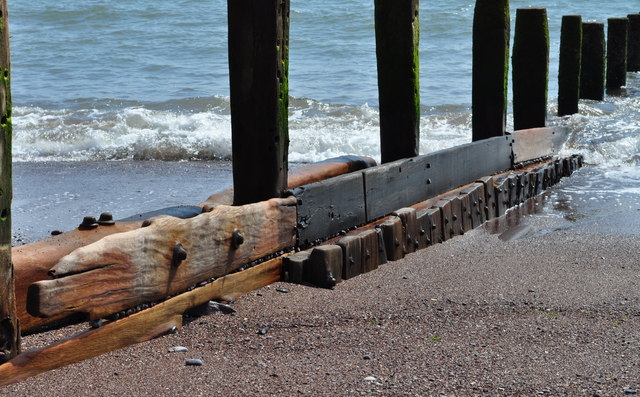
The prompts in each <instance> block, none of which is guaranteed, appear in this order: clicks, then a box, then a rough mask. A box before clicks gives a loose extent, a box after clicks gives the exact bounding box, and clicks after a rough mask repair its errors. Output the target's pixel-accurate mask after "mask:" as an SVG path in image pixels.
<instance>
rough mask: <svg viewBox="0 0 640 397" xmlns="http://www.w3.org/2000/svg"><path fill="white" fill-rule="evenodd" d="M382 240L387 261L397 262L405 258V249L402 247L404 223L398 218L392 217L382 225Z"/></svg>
mask: <svg viewBox="0 0 640 397" xmlns="http://www.w3.org/2000/svg"><path fill="white" fill-rule="evenodd" d="M378 227H379V228H380V230H381V231H382V238H383V240H384V246H385V250H386V252H387V260H389V261H397V260H399V259H402V258H404V248H403V246H402V236H403V232H402V221H401V220H400V218H398V217H397V216H390V217H388V218H387V219H386V220H385V221H384V222H382V223H381V224H380V225H378Z"/></svg>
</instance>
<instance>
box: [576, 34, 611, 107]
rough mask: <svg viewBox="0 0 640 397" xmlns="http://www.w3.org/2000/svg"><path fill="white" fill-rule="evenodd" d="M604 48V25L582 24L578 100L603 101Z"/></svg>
mask: <svg viewBox="0 0 640 397" xmlns="http://www.w3.org/2000/svg"><path fill="white" fill-rule="evenodd" d="M605 48H606V44H605V41H604V24H603V23H599V22H583V23H582V60H581V62H582V64H581V67H580V99H593V100H596V101H601V100H603V99H604V73H605Z"/></svg>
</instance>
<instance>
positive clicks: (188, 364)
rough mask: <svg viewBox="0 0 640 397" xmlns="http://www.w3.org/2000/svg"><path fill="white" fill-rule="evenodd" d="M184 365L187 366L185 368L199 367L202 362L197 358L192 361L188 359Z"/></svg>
mask: <svg viewBox="0 0 640 397" xmlns="http://www.w3.org/2000/svg"><path fill="white" fill-rule="evenodd" d="M184 364H185V365H187V366H193V367H199V366H201V365H202V364H203V362H202V360H199V359H197V358H192V359H189V360H187V361H185V363H184Z"/></svg>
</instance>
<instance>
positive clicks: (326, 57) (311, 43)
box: [9, 0, 640, 234]
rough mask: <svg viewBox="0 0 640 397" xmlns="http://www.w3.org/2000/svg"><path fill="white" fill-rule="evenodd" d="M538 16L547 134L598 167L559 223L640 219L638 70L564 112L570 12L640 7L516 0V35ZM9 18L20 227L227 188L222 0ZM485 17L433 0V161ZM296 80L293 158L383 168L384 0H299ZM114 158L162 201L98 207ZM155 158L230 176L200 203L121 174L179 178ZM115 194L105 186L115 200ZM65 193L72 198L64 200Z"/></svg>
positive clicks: (458, 137)
mask: <svg viewBox="0 0 640 397" xmlns="http://www.w3.org/2000/svg"><path fill="white" fill-rule="evenodd" d="M529 6H535V7H545V8H547V13H548V17H549V28H550V34H551V51H550V81H549V116H548V119H549V120H548V123H549V124H550V125H566V126H569V127H570V128H571V131H572V136H571V139H570V141H569V142H568V144H567V146H566V148H565V151H566V152H567V153H582V154H583V155H584V156H585V159H586V162H587V164H588V165H589V167H588V169H587V170H585V171H581V172H583V174H582V175H589V177H583V178H574V179H573V180H574V181H575V182H572V183H571V184H564V185H562V186H560V187H558V188H557V189H556V190H555V191H554V193H552V195H554V194H555V195H556V196H552V197H550V201H549V203H551V204H549V205H548V206H547V207H548V208H550V210H549V211H548V213H547V215H548V216H549V217H554V216H555V217H558V218H559V219H564V220H566V218H567V217H566V216H565V215H566V213H563V212H562V211H561V210H558V209H554V208H555V207H557V206H554V205H553V203H559V202H564V201H569V202H570V203H572V205H573V206H575V207H577V208H579V209H585V208H591V207H589V205H594V203H598V205H600V207H602V206H603V205H604V204H603V203H612V204H611V205H619V206H620V208H627V207H628V208H629V209H630V210H633V211H637V210H638V208H640V205H639V203H640V200H639V199H638V197H640V172H639V171H638V170H639V168H638V164H639V163H640V122H639V120H640V75H638V74H637V73H630V74H629V75H628V85H627V94H626V95H625V96H620V97H613V96H611V97H607V98H606V99H605V101H603V102H593V101H583V102H582V103H581V105H580V114H578V115H574V116H570V117H564V118H558V117H556V116H555V112H556V109H557V106H556V104H555V102H556V97H557V70H558V48H559V38H560V23H561V18H562V16H563V15H568V14H579V15H582V16H583V20H587V21H599V22H606V19H607V18H609V17H621V16H626V15H627V14H630V13H638V12H640V4H639V3H638V2H637V0H632V1H631V0H612V1H609V2H606V3H602V1H595V0H582V1H579V2H566V1H551V0H539V1H536V2H532V1H522V0H512V1H511V16H512V21H511V22H512V34H513V30H514V29H513V28H514V25H515V10H516V9H517V8H521V7H529ZM9 7H10V8H9V12H10V29H11V55H12V92H13V103H14V118H13V122H14V145H13V155H14V162H15V182H14V183H15V189H14V190H15V192H14V193H15V194H14V195H15V202H14V225H15V226H16V227H17V228H21V227H22V228H23V229H25V230H26V229H29V230H32V229H33V230H36V229H37V228H38V227H39V228H41V229H53V228H56V226H55V225H54V224H58V225H59V226H60V227H61V228H65V227H69V226H70V224H71V223H70V222H71V221H64V222H63V221H62V219H63V218H64V217H63V216H62V215H60V216H58V217H57V218H55V219H56V220H55V222H49V223H47V222H44V223H41V224H40V225H39V226H33V225H32V226H28V225H31V224H32V222H33V219H32V218H33V217H34V216H35V214H36V213H40V214H41V213H42V211H50V212H51V213H52V214H59V213H60V211H61V210H60V208H61V207H60V206H63V207H64V208H66V210H65V211H72V208H73V206H74V205H75V206H80V207H82V208H84V207H90V205H89V204H87V203H92V202H99V203H100V204H101V205H102V206H106V204H109V206H112V207H116V208H122V207H123V206H124V207H125V208H127V211H133V212H135V211H136V210H137V209H138V208H135V205H134V206H131V208H129V207H127V206H126V205H124V204H118V203H117V200H118V198H121V199H123V200H125V201H127V200H129V201H131V200H133V201H134V202H135V201H136V200H137V201H139V202H144V205H145V206H149V205H150V206H152V207H153V206H155V207H156V208H157V207H161V206H163V205H165V204H171V203H173V202H174V201H175V202H176V203H186V204H189V203H194V202H198V201H200V200H202V199H204V198H206V197H207V196H208V194H210V193H213V192H214V191H216V190H219V189H221V188H226V187H229V185H230V178H229V177H228V176H229V169H230V168H229V166H228V161H229V159H230V155H231V126H230V110H229V83H228V66H227V46H226V43H227V13H226V1H222V0H207V1H186V0H173V1H165V0H158V1H154V2H149V1H141V0H128V1H105V0H87V1H82V2H80V1H70V0H60V1H56V2H51V1H45V0H30V1H16V2H12V1H10V4H9ZM473 8H474V1H460V0H454V1H450V0H449V1H444V0H424V1H422V2H421V6H420V18H421V33H420V34H421V42H420V51H421V52H420V72H421V81H420V84H421V89H420V91H421V103H422V105H421V109H422V116H421V137H420V138H421V145H420V146H421V147H420V150H421V153H428V152H431V151H435V150H439V149H443V148H447V147H451V146H455V145H459V144H462V143H466V142H469V141H470V140H471V114H470V104H471V46H472V40H471V31H472V20H473ZM289 83H290V96H291V100H290V109H289V119H290V120H289V123H290V124H289V125H290V138H291V145H290V149H289V152H290V156H289V160H290V161H291V162H313V161H319V160H322V159H325V158H329V157H333V156H338V155H344V154H358V155H365V156H371V157H374V158H376V159H379V157H380V155H379V143H378V128H379V123H378V100H377V85H376V83H377V78H376V59H375V40H374V20H373V1H371V0H369V1H364V0H325V1H322V2H310V1H304V2H303V1H300V2H297V1H295V0H294V1H292V3H291V27H290V70H289ZM508 126H509V128H511V126H512V122H511V119H509V121H508ZM105 161H107V164H116V163H118V164H119V167H120V168H117V167H118V166H116V165H114V167H115V169H120V170H121V172H123V173H124V174H125V175H124V176H125V177H130V178H134V180H136V181H140V182H139V185H140V186H142V187H141V188H140V189H139V190H140V191H141V192H144V193H148V192H149V191H151V192H152V193H151V194H148V195H147V196H149V197H160V198H162V200H161V201H147V200H146V199H145V200H140V199H136V198H131V199H127V198H126V197H128V196H127V195H124V196H123V197H119V195H118V193H114V197H109V198H108V199H106V198H105V199H104V200H102V201H100V200H101V197H104V195H102V196H101V195H100V194H96V193H95V192H96V190H95V189H96V188H95V187H94V188H93V190H90V189H89V188H88V186H93V185H91V183H94V182H95V181H96V180H97V179H98V178H97V177H92V176H91V175H90V174H86V173H83V172H82V170H92V169H93V170H95V172H96V174H95V175H100V174H101V173H102V174H108V172H106V171H105V169H104V168H102V167H103V166H102V165H101V164H102V163H103V162H105ZM158 161H164V162H170V163H171V164H174V165H175V164H176V162H178V163H185V164H180V165H177V166H176V167H178V169H180V170H181V169H183V168H184V167H189V165H188V164H191V170H192V172H191V174H195V173H196V171H195V170H199V171H198V172H200V171H202V170H203V169H205V170H206V169H208V168H213V169H214V170H215V171H210V172H218V173H219V174H220V175H222V174H224V175H225V176H224V177H221V178H218V177H211V180H210V181H207V185H206V188H205V189H204V190H205V191H204V192H203V193H202V195H200V196H198V197H196V198H194V197H193V191H192V190H191V189H184V188H180V187H176V186H175V185H176V183H177V182H181V183H187V182H189V178H184V177H181V178H179V179H177V177H175V176H174V180H173V182H175V183H173V186H174V189H173V190H171V189H168V188H167V187H163V186H162V185H157V186H156V185H153V183H152V181H150V180H155V179H153V178H155V177H151V176H150V177H149V178H147V179H145V175H146V173H145V172H137V171H133V172H130V171H128V170H129V168H126V167H125V165H126V164H129V165H131V167H133V168H134V169H135V170H140V169H141V167H142V168H144V167H145V165H147V166H148V167H150V168H149V169H153V170H162V169H163V170H165V171H162V172H158V173H157V180H158V181H159V182H158V183H160V182H162V180H163V178H162V175H163V172H164V173H165V174H171V173H172V171H171V169H173V168H171V166H170V165H167V164H165V165H158V163H157V162H158ZM212 161H213V162H212ZM220 161H222V163H219V162H220ZM71 163H77V164H75V165H70V164H71ZM196 163H197V164H198V165H195V164H196ZM79 164H83V166H81V167H80V166H79ZM220 164H222V165H220ZM167 167H169V168H171V169H167ZM38 170H39V171H38ZM46 170H49V171H48V172H49V173H50V174H51V172H52V170H59V173H62V174H65V173H66V175H67V177H66V178H67V179H66V180H65V179H64V178H62V177H59V176H55V175H57V174H55V173H54V174H53V176H51V177H49V178H47V177H43V175H44V174H43V173H45V172H46ZM69 170H75V172H71V171H69ZM101 170H102V171H101ZM67 171H69V172H67ZM87 172H88V171H87ZM114 172H115V171H114ZM154 172H155V171H154ZM154 172H152V171H149V174H153V175H156V174H154ZM180 172H181V171H178V172H175V174H176V175H182V174H180ZM203 172H204V171H203ZM127 174H130V175H127ZM73 176H75V177H77V178H85V180H87V183H86V185H85V186H82V183H81V182H77V181H76V182H70V181H69V178H71V177H73ZM77 178H76V179H77ZM116 179H122V178H116ZM165 179H167V180H169V179H170V178H165ZM78 180H80V181H81V180H82V179H78ZM105 183H106V184H107V185H106V187H105V186H103V185H100V186H102V187H103V188H104V189H105V191H109V189H110V187H109V184H108V183H107V182H105ZM78 185H80V186H78ZM120 185H121V186H122V185H123V184H120ZM39 188H41V189H42V190H38V189H39ZM74 189H75V190H74ZM65 192H66V193H65ZM89 192H92V193H89ZM116 192H117V190H116ZM166 192H170V193H169V194H164V193H166ZM65 194H67V195H68V196H69V197H67V199H69V198H70V200H71V201H65ZM105 194H107V193H105ZM107 195H108V194H107ZM53 196H55V198H52V197H53ZM120 196H122V195H120ZM167 197H171V198H172V200H173V201H171V200H167V199H166V198H167ZM567 197H569V199H567ZM114 200H115V201H114ZM563 200H564V201H563ZM581 202H583V203H582V204H580V203H581ZM56 203H57V204H56ZM65 206H66V207H65ZM559 207H562V206H559ZM147 208H148V207H147ZM87 210H88V211H97V209H93V208H87ZM25 214H31V215H30V218H29V217H26V215H25ZM122 215H123V216H124V215H130V214H122ZM65 216H67V215H65ZM77 216H80V214H78V215H77ZM578 218H579V219H588V217H586V216H585V217H582V218H581V217H578ZM26 219H28V220H26ZM76 221H77V219H76V220H74V221H73V222H74V223H75V222H76ZM56 222H57V223H56ZM65 222H66V223H65ZM572 222H574V223H575V222H577V221H575V220H574V221H572ZM636 228H637V227H636ZM29 233H31V232H29ZM29 233H27V234H29Z"/></svg>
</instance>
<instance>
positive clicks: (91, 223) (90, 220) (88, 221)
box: [78, 216, 98, 230]
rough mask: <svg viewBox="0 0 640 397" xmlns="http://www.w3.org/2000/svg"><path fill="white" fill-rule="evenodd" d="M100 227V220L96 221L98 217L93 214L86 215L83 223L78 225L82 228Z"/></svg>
mask: <svg viewBox="0 0 640 397" xmlns="http://www.w3.org/2000/svg"><path fill="white" fill-rule="evenodd" d="M97 227H98V222H96V218H94V217H92V216H85V217H84V219H82V223H81V224H80V225H79V226H78V229H80V230H91V229H95V228H97Z"/></svg>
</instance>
